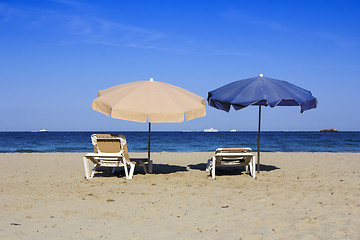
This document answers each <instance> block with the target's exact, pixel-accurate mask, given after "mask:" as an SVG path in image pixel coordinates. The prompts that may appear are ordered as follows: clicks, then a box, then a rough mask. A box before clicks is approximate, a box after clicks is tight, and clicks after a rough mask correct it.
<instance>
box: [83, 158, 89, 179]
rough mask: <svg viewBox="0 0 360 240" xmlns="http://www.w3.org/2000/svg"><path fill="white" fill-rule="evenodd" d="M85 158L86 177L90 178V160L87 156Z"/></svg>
mask: <svg viewBox="0 0 360 240" xmlns="http://www.w3.org/2000/svg"><path fill="white" fill-rule="evenodd" d="M83 160H84V168H85V178H86V179H89V178H90V169H89V160H88V159H87V157H84V158H83Z"/></svg>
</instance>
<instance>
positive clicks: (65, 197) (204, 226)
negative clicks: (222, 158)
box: [0, 153, 360, 239]
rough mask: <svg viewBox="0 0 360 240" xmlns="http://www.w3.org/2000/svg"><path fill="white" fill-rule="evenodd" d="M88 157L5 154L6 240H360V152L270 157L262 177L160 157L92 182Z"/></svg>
mask: <svg viewBox="0 0 360 240" xmlns="http://www.w3.org/2000/svg"><path fill="white" fill-rule="evenodd" d="M83 155H84V154H83V153H19V154H17V153H9V154H7V153H2V154H0V164H1V166H2V167H1V177H0V179H1V182H0V202H1V208H0V239H360V153H262V166H261V169H262V171H261V172H260V174H259V175H258V178H257V179H253V178H251V177H250V176H249V175H247V174H245V173H244V171H243V169H242V168H239V169H229V170H228V171H225V170H222V171H221V170H219V171H217V178H216V180H211V178H210V177H209V176H208V173H207V172H206V171H205V167H206V162H207V159H208V158H210V156H211V155H212V153H153V154H152V159H153V160H154V162H155V165H154V174H151V175H145V174H144V173H143V171H142V169H141V168H137V169H136V170H135V174H134V178H133V179H132V180H125V177H124V172H123V171H122V170H118V171H117V172H116V173H115V174H116V175H115V176H110V175H108V174H107V172H106V171H99V172H98V174H96V175H95V177H94V178H93V179H90V180H86V179H85V178H84V175H85V173H84V167H83V161H82V157H83ZM131 156H132V157H139V156H145V153H144V154H143V153H137V154H135V153H133V154H131ZM100 170H101V169H100Z"/></svg>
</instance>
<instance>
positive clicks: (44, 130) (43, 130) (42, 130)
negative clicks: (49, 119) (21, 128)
mask: <svg viewBox="0 0 360 240" xmlns="http://www.w3.org/2000/svg"><path fill="white" fill-rule="evenodd" d="M47 131H48V130H46V129H41V130H39V132H47Z"/></svg>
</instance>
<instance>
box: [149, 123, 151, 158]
mask: <svg viewBox="0 0 360 240" xmlns="http://www.w3.org/2000/svg"><path fill="white" fill-rule="evenodd" d="M150 132H151V122H149V141H148V165H149V163H150Z"/></svg>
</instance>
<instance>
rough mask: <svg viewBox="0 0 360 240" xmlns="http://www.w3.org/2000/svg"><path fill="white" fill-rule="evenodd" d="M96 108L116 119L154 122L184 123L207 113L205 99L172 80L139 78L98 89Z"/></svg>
mask: <svg viewBox="0 0 360 240" xmlns="http://www.w3.org/2000/svg"><path fill="white" fill-rule="evenodd" d="M92 108H93V109H94V110H96V111H99V112H101V113H103V114H106V115H107V116H109V117H110V116H111V117H113V118H118V119H124V120H130V121H136V122H146V121H149V142H148V158H149V160H150V129H151V127H150V126H151V123H160V122H183V121H184V117H185V120H186V121H187V120H191V119H194V118H198V117H202V116H205V115H206V110H205V100H204V98H202V97H200V96H198V95H196V94H194V93H192V92H189V91H187V90H185V89H183V88H180V87H177V86H174V85H171V84H169V83H164V82H158V81H154V80H153V79H152V78H150V81H136V82H132V83H125V84H121V85H118V86H114V87H111V88H107V89H104V90H101V91H99V92H98V97H97V98H96V99H95V100H94V101H93V103H92Z"/></svg>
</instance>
